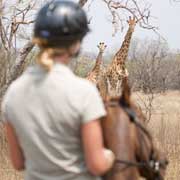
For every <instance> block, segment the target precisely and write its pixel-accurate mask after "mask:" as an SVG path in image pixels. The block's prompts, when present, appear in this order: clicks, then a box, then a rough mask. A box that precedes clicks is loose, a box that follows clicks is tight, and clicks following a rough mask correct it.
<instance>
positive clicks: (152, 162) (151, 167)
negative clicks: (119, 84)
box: [105, 100, 168, 180]
mask: <svg viewBox="0 0 180 180" xmlns="http://www.w3.org/2000/svg"><path fill="white" fill-rule="evenodd" d="M105 106H106V107H117V106H119V107H121V108H122V109H123V110H124V111H125V112H126V114H127V115H128V117H129V119H130V122H131V123H134V125H135V126H136V127H137V128H138V129H139V130H140V131H141V132H142V133H143V134H144V135H145V136H146V137H147V138H148V140H149V142H150V148H151V150H150V154H149V158H148V160H147V161H137V162H132V161H128V160H120V159H116V161H115V163H116V164H124V165H126V166H127V167H138V168H146V169H147V170H148V171H151V172H152V174H154V178H155V179H154V180H163V179H164V178H163V177H162V175H161V173H160V170H161V168H166V166H167V164H168V162H167V160H157V159H156V158H155V150H154V144H153V140H152V136H151V134H150V133H149V131H148V130H147V129H146V128H145V127H144V125H143V124H142V123H141V122H140V120H139V118H138V116H137V114H136V112H135V111H134V110H133V109H132V108H130V107H129V106H126V105H125V104H124V103H121V102H120V101H113V100H112V101H109V102H105ZM142 138H144V137H143V136H142Z"/></svg>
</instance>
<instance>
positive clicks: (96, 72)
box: [87, 42, 107, 85]
mask: <svg viewBox="0 0 180 180" xmlns="http://www.w3.org/2000/svg"><path fill="white" fill-rule="evenodd" d="M97 47H98V48H99V54H98V56H97V58H96V63H95V65H94V68H93V69H92V71H91V72H90V73H89V74H88V75H87V79H88V80H90V81H91V82H93V83H94V84H96V85H97V83H98V80H99V76H100V72H101V65H102V57H103V53H104V50H105V49H106V47H107V46H106V45H105V43H104V42H100V43H99V45H98V46H97Z"/></svg>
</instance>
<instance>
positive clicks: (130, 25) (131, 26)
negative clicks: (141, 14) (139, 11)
mask: <svg viewBox="0 0 180 180" xmlns="http://www.w3.org/2000/svg"><path fill="white" fill-rule="evenodd" d="M127 22H128V24H129V27H130V28H131V29H132V30H134V27H135V26H136V23H137V20H136V17H135V16H134V17H133V18H132V17H131V16H129V20H128V21H127Z"/></svg>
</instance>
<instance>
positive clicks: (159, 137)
mask: <svg viewBox="0 0 180 180" xmlns="http://www.w3.org/2000/svg"><path fill="white" fill-rule="evenodd" d="M139 96H141V97H143V99H144V100H146V99H147V95H144V94H141V93H135V94H134V98H135V99H136V101H137V100H138V97H139ZM179 119H180V92H177V91H174V92H167V93H166V94H156V95H155V99H154V101H153V111H152V118H151V121H150V122H149V124H148V126H149V129H150V130H151V132H152V134H153V136H154V138H155V142H156V144H157V146H158V147H159V149H160V150H161V151H163V152H165V153H166V154H167V157H168V159H169V161H170V164H169V166H168V169H167V177H166V180H179V179H180V123H179ZM2 134H3V131H2V127H1V125H0V180H1V179H2V180H20V179H21V176H20V175H19V174H18V173H17V172H15V171H13V170H12V168H11V166H10V163H9V160H8V158H7V147H6V142H5V139H4V138H3V135H2Z"/></svg>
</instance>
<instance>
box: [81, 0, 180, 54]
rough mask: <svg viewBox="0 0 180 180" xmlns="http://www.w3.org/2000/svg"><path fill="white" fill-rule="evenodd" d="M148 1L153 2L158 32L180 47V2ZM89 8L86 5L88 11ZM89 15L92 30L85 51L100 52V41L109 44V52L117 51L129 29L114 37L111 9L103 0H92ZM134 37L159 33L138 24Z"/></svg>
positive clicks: (144, 36) (173, 44) (177, 47)
mask: <svg viewBox="0 0 180 180" xmlns="http://www.w3.org/2000/svg"><path fill="white" fill-rule="evenodd" d="M147 1H148V0H147ZM90 2H91V0H90ZM148 2H150V3H151V4H152V7H151V14H152V15H153V16H154V17H155V18H154V20H153V24H154V25H155V26H158V32H159V33H160V34H161V36H162V37H163V38H164V39H166V41H167V42H168V44H169V47H170V48H171V49H180V3H171V2H170V0H149V1H148ZM87 9H88V8H87V6H85V10H86V11H87ZM88 16H89V17H92V20H91V23H90V28H91V32H90V33H89V34H88V36H87V37H86V38H85V40H84V42H83V50H84V51H90V52H92V51H93V52H98V48H97V44H98V43H99V42H100V41H103V42H105V43H106V44H107V47H108V48H107V52H112V51H115V50H116V49H117V48H119V47H120V46H121V43H122V41H123V37H124V35H125V33H126V30H127V29H125V30H124V31H123V32H120V31H119V32H118V33H117V34H116V35H115V37H112V33H113V29H112V25H111V23H110V22H109V20H108V19H110V15H109V11H108V9H107V8H106V6H105V4H104V3H103V2H102V1H101V0H93V1H92V4H91V6H90V9H89V10H88ZM133 38H138V39H145V38H148V39H156V38H158V35H157V34H155V33H154V32H153V31H151V30H145V29H142V28H140V27H138V25H137V26H136V29H135V32H134V34H133Z"/></svg>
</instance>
